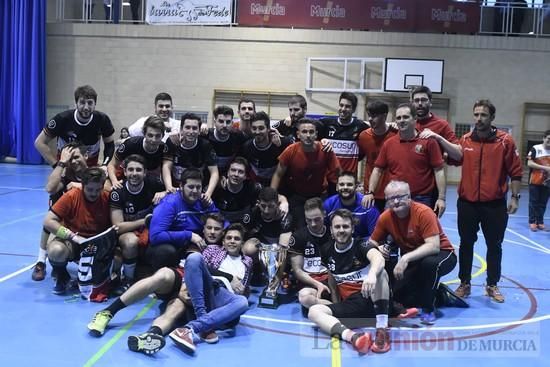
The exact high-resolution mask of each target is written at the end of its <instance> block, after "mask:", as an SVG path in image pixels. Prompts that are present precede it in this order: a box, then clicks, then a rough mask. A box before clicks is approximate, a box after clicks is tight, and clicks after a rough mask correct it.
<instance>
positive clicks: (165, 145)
mask: <svg viewBox="0 0 550 367" xmlns="http://www.w3.org/2000/svg"><path fill="white" fill-rule="evenodd" d="M162 152H163V153H168V145H167V144H164V150H163V151H162Z"/></svg>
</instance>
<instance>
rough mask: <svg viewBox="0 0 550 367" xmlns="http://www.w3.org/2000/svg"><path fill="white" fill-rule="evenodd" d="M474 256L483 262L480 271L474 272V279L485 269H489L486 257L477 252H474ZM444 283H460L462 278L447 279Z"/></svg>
mask: <svg viewBox="0 0 550 367" xmlns="http://www.w3.org/2000/svg"><path fill="white" fill-rule="evenodd" d="M474 257H475V258H476V259H478V260H479V263H480V264H481V267H480V268H479V269H478V271H476V272H475V273H474V274H472V279H474V278H477V277H478V276H480V275H481V274H483V273H485V271H486V270H487V262H486V261H485V259H484V258H482V257H481V256H479V255H478V254H476V253H475V252H474ZM443 283H444V284H456V283H460V279H458V278H457V279H453V280H447V281H446V282H443Z"/></svg>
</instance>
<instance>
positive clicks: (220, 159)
mask: <svg viewBox="0 0 550 367" xmlns="http://www.w3.org/2000/svg"><path fill="white" fill-rule="evenodd" d="M246 139H247V138H246V137H245V136H244V134H243V133H242V132H241V131H240V130H239V131H231V132H230V133H229V136H228V138H227V140H224V141H221V140H219V139H218V138H217V137H216V135H215V134H214V129H209V130H208V142H209V143H210V145H211V146H212V148H213V149H214V151H215V152H216V157H217V161H216V163H217V164H218V170H219V171H220V175H225V173H226V172H227V170H228V169H229V163H230V162H231V160H232V159H233V158H234V157H235V156H236V155H237V153H238V152H239V150H240V149H241V145H242V144H243V143H244V142H245V141H246Z"/></svg>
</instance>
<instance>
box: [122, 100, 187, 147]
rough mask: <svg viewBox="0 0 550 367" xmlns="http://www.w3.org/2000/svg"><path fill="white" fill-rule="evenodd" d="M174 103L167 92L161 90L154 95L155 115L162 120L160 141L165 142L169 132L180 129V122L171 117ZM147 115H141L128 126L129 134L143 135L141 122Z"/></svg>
mask: <svg viewBox="0 0 550 367" xmlns="http://www.w3.org/2000/svg"><path fill="white" fill-rule="evenodd" d="M173 108H174V105H173V103H172V97H171V96H170V95H169V94H168V93H164V92H161V93H159V94H157V95H156V96H155V115H157V116H158V117H160V118H161V119H162V121H163V122H164V130H163V133H164V136H163V137H162V141H163V142H166V140H168V137H169V136H170V135H171V134H177V133H178V132H179V129H180V122H179V121H178V120H176V119H173V118H172V110H173ZM148 118H149V116H145V117H141V118H140V119H139V120H137V121H136V122H134V123H133V124H132V125H130V127H129V128H128V132H129V133H130V136H143V134H144V130H143V124H144V123H145V121H146V120H147V119H148Z"/></svg>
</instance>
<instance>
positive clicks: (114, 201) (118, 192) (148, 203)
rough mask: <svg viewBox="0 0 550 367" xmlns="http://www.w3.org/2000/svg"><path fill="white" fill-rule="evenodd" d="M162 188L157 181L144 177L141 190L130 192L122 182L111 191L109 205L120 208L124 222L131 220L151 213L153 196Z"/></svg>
mask: <svg viewBox="0 0 550 367" xmlns="http://www.w3.org/2000/svg"><path fill="white" fill-rule="evenodd" d="M163 190H164V187H163V186H162V185H161V184H160V183H158V182H157V181H154V180H149V179H146V180H145V181H144V185H143V188H142V189H141V191H139V192H130V190H128V185H127V183H126V182H124V183H123V185H122V188H121V189H113V191H111V195H110V198H109V206H110V207H111V208H112V209H120V210H122V213H123V215H124V221H125V222H133V221H136V220H138V219H143V218H145V216H146V215H147V214H150V213H153V197H154V196H155V194H156V193H157V192H160V191H163Z"/></svg>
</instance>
